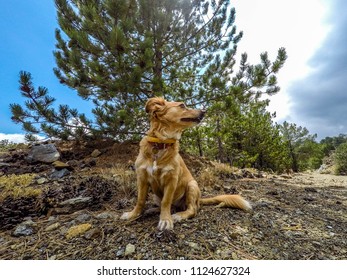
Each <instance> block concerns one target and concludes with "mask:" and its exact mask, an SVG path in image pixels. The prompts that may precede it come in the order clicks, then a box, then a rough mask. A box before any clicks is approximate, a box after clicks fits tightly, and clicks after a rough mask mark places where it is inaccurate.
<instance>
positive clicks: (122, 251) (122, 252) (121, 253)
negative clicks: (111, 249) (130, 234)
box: [116, 249, 124, 257]
mask: <svg viewBox="0 0 347 280" xmlns="http://www.w3.org/2000/svg"><path fill="white" fill-rule="evenodd" d="M116 256H117V257H123V256H124V249H120V250H118V251H117V253H116Z"/></svg>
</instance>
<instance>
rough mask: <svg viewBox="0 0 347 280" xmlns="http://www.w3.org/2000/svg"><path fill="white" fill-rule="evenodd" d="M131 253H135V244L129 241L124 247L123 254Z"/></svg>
mask: <svg viewBox="0 0 347 280" xmlns="http://www.w3.org/2000/svg"><path fill="white" fill-rule="evenodd" d="M133 253H135V245H133V244H131V243H129V244H128V245H127V246H126V247H125V252H124V256H129V255H132V254H133Z"/></svg>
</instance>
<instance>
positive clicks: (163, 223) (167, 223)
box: [158, 219, 173, 231]
mask: <svg viewBox="0 0 347 280" xmlns="http://www.w3.org/2000/svg"><path fill="white" fill-rule="evenodd" d="M158 229H159V230H160V231H163V230H172V229H173V221H172V220H171V219H170V220H169V219H166V220H160V221H159V224H158Z"/></svg>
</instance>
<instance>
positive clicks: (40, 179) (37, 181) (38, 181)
mask: <svg viewBox="0 0 347 280" xmlns="http://www.w3.org/2000/svg"><path fill="white" fill-rule="evenodd" d="M46 182H47V179H46V178H39V179H37V180H36V183H38V184H39V185H42V184H44V183H46Z"/></svg>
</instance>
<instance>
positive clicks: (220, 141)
mask: <svg viewBox="0 0 347 280" xmlns="http://www.w3.org/2000/svg"><path fill="white" fill-rule="evenodd" d="M55 3H56V7H57V15H58V22H59V26H60V29H57V30H56V32H55V36H56V41H57V43H56V51H55V52H54V56H55V59H56V63H57V67H56V68H55V69H54V72H55V74H56V76H57V77H58V79H59V81H60V82H61V83H63V84H65V85H67V86H68V87H70V88H72V89H74V90H76V91H77V93H78V95H79V96H80V97H81V98H84V99H88V100H91V101H92V102H93V103H94V105H95V107H94V108H93V114H94V120H88V119H87V118H86V117H85V116H84V115H82V114H78V112H77V110H74V109H70V108H69V107H68V106H66V105H61V106H60V108H59V109H58V111H59V112H56V111H55V110H53V109H52V104H53V102H54V100H53V99H52V98H51V97H49V96H48V91H47V89H44V88H43V87H40V88H41V90H38V91H37V92H40V93H39V94H38V95H37V96H36V95H32V94H27V93H26V94H24V97H25V98H27V99H29V101H28V102H27V104H26V105H29V106H27V111H26V110H24V109H23V108H22V107H21V106H19V105H18V104H12V105H11V108H12V113H13V119H14V120H15V121H16V122H21V123H23V125H24V129H25V130H26V131H28V132H30V133H37V132H39V131H43V132H44V133H45V134H47V135H48V136H54V137H64V138H67V137H95V136H97V137H99V136H100V135H103V136H111V137H114V138H117V139H124V138H134V137H136V135H138V134H143V133H144V132H145V131H146V130H147V128H146V125H147V118H146V116H145V113H144V110H143V106H144V103H145V102H146V100H147V99H148V98H149V97H152V96H157V95H160V96H163V97H165V98H166V99H168V100H181V101H185V102H186V103H187V105H188V106H200V107H206V108H208V115H207V117H206V119H205V123H204V124H203V125H202V126H200V127H198V128H196V129H195V130H191V131H190V132H187V133H190V134H191V136H192V137H191V138H190V139H189V140H188V142H187V143H186V144H191V143H190V142H194V144H196V145H197V147H198V153H199V154H200V155H204V154H207V155H211V156H212V155H213V156H215V157H217V158H218V159H220V160H222V161H230V157H235V156H234V155H233V154H230V153H234V152H232V148H235V146H237V145H238V146H240V147H241V146H242V145H241V142H242V141H244V140H242V139H241V137H244V135H242V134H241V132H238V129H240V126H241V125H242V124H244V123H245V122H246V121H245V120H246V119H247V118H248V117H247V114H248V113H249V112H250V110H251V109H250V108H251V107H254V108H256V107H258V108H260V107H262V108H265V107H266V105H264V106H265V107H264V106H263V105H262V104H263V102H264V100H265V103H266V102H267V101H266V96H267V95H273V94H275V93H277V92H278V91H279V87H278V86H277V79H276V74H277V73H278V71H279V70H280V68H281V67H282V66H283V64H284V62H285V60H286V58H287V55H286V51H285V49H284V48H280V49H279V51H278V54H277V58H276V59H275V61H273V62H271V61H270V60H269V58H268V54H267V53H266V52H264V53H262V54H261V55H260V63H259V64H256V65H252V64H249V63H248V61H247V54H246V53H243V54H242V56H241V61H240V66H239V69H238V70H237V71H235V70H234V67H235V64H236V59H235V55H236V51H237V44H238V42H239V40H240V39H241V38H242V35H243V34H242V32H237V30H236V26H235V16H236V12H235V9H234V8H232V7H231V5H230V2H229V0H219V1H216V0H177V1H171V0H97V1H95V0H55ZM26 74H28V73H26ZM22 75H23V73H22ZM23 78H25V79H28V80H29V81H30V83H31V77H23ZM42 89H44V90H42ZM23 92H25V91H22V93H23ZM33 92H35V90H34V89H33ZM31 103H33V104H36V103H37V104H40V106H33V105H30V104H31ZM265 103H264V104H265ZM42 108H44V110H42ZM261 114H262V116H263V117H264V119H267V120H268V123H270V120H269V118H268V117H267V115H266V113H265V111H264V112H262V113H261ZM60 115H61V116H63V118H59V117H60ZM69 119H73V120H74V123H75V124H77V126H78V127H79V129H77V130H76V127H73V126H71V124H72V122H71V121H69ZM270 119H271V118H270ZM37 123H41V127H40V128H39V127H38V126H37ZM242 129H244V127H243V128H242ZM189 141H190V142H189ZM210 142H213V143H216V144H217V145H214V147H213V149H214V151H212V149H211V148H210ZM234 142H235V143H234ZM230 143H234V144H233V145H231V144H230ZM184 144H185V143H184V142H183V147H184ZM236 150H239V151H240V153H242V152H244V151H243V150H242V147H241V148H240V149H236ZM251 157H252V156H251Z"/></svg>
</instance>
